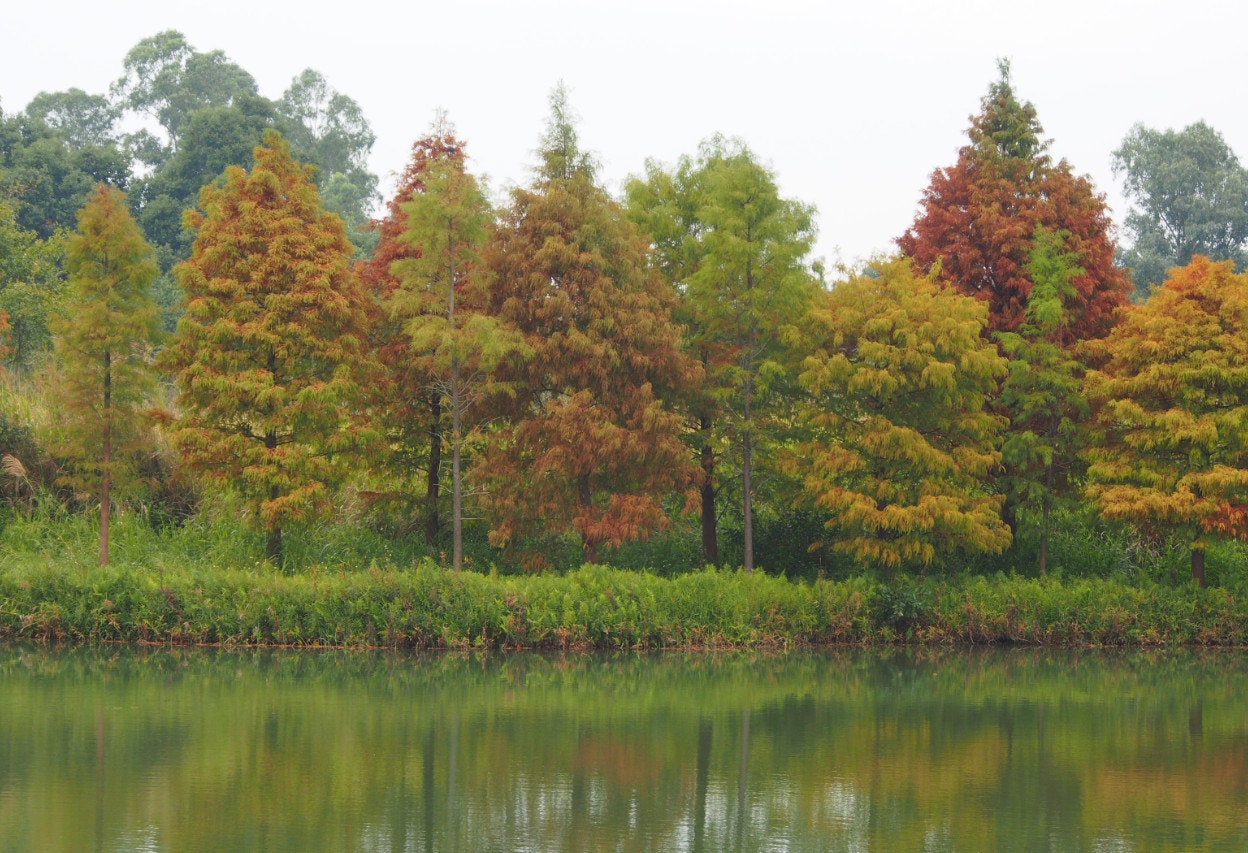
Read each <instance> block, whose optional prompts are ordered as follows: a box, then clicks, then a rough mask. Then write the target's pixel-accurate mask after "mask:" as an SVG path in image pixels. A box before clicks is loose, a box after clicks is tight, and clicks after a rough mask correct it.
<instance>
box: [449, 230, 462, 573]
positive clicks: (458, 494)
mask: <svg viewBox="0 0 1248 853" xmlns="http://www.w3.org/2000/svg"><path fill="white" fill-rule="evenodd" d="M447 231H448V235H447V236H448V244H449V246H450V251H449V252H447V265H448V267H449V271H450V275H449V276H448V277H447V287H446V289H447V291H448V296H447V309H446V316H447V322H448V323H449V324H450V327H451V340H452V341H454V343H452V346H455V347H458V346H459V342H458V341H456V340H455V225H454V222H453V221H448V223H447ZM463 409H464V401H463V392H462V389H460V387H459V353H458V352H457V351H456V352H452V354H451V565H452V566H454V568H455V571H457V572H458V571H459V570H460V567H461V566H463V564H464V504H463V499H464V492H463V484H462V482H461V478H460V472H459V462H460V448H461V446H462V445H463V436H462V434H461V425H462V423H463Z"/></svg>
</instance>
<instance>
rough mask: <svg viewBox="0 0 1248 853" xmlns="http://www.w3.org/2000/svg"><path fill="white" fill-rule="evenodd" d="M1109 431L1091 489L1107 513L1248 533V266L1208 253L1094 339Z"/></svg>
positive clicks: (1191, 528) (1219, 533) (1092, 375)
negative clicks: (1246, 269) (1236, 267)
mask: <svg viewBox="0 0 1248 853" xmlns="http://www.w3.org/2000/svg"><path fill="white" fill-rule="evenodd" d="M1094 355H1095V356H1096V357H1097V358H1099V359H1102V360H1103V364H1102V365H1101V366H1100V368H1099V369H1097V370H1092V371H1089V373H1088V376H1087V380H1086V393H1087V396H1088V398H1089V400H1090V401H1091V402H1092V403H1093V405H1094V406H1095V407H1096V421H1097V425H1098V426H1099V430H1098V432H1097V435H1098V436H1099V441H1098V442H1097V444H1096V445H1095V446H1094V447H1093V448H1092V449H1091V451H1090V453H1089V456H1090V459H1091V465H1090V467H1089V469H1088V477H1089V481H1090V485H1089V487H1088V491H1089V494H1090V495H1091V497H1092V498H1093V499H1094V500H1095V501H1096V502H1097V505H1098V506H1099V507H1100V509H1101V512H1102V514H1103V515H1105V516H1106V517H1107V518H1112V519H1120V520H1124V521H1130V522H1132V523H1135V524H1137V525H1140V526H1141V527H1143V528H1145V529H1146V530H1151V531H1153V532H1155V533H1158V534H1164V533H1166V532H1168V531H1170V530H1179V531H1184V532H1186V533H1187V535H1188V536H1189V537H1190V539H1191V541H1192V542H1193V543H1194V544H1193V570H1194V574H1196V576H1197V578H1198V579H1202V578H1201V575H1200V570H1201V568H1202V564H1201V563H1200V559H1201V555H1202V553H1203V547H1204V544H1205V541H1206V539H1207V538H1208V537H1224V536H1230V537H1235V538H1239V539H1245V538H1248V275H1246V274H1244V273H1239V274H1237V273H1235V272H1234V271H1233V265H1232V262H1230V261H1221V262H1216V263H1215V262H1212V261H1210V260H1209V259H1208V258H1204V257H1201V256H1197V257H1196V258H1194V259H1193V260H1192V262H1191V263H1190V264H1188V265H1187V266H1186V267H1181V268H1178V269H1175V270H1172V271H1171V276H1170V278H1169V280H1167V281H1166V282H1165V283H1164V284H1163V285H1162V286H1161V287H1160V288H1159V289H1158V290H1156V291H1154V294H1153V296H1152V298H1150V299H1149V300H1148V301H1147V302H1144V303H1142V304H1140V305H1136V306H1133V307H1132V308H1131V310H1130V311H1128V312H1127V314H1126V316H1125V318H1124V319H1123V322H1122V323H1121V324H1120V325H1119V326H1118V327H1117V328H1115V329H1114V331H1113V332H1112V333H1111V334H1110V335H1109V337H1108V338H1106V339H1105V340H1103V341H1100V342H1097V343H1096V344H1095V346H1094Z"/></svg>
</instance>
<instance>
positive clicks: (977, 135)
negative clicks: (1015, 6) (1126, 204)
mask: <svg viewBox="0 0 1248 853" xmlns="http://www.w3.org/2000/svg"><path fill="white" fill-rule="evenodd" d="M1000 72H1001V76H1000V79H998V80H997V81H996V82H994V83H993V84H992V86H991V87H990V88H989V90H988V95H987V96H986V97H985V98H984V99H983V101H982V102H981V107H980V112H979V114H978V115H975V116H972V117H971V126H970V128H969V129H968V131H967V135H968V136H969V137H970V144H969V145H966V146H964V147H963V148H962V149H961V151H959V152H958V161H957V163H955V164H954V165H953V166H951V167H950V168H947V169H938V170H937V171H936V172H935V173H934V174H933V175H932V181H931V184H930V185H929V186H928V188H927V189H926V190H925V191H924V193H923V199H922V202H921V205H922V210H921V211H920V213H919V215H918V217H917V218H916V219H915V222H914V225H912V226H911V227H910V229H909V230H908V231H906V233H905V234H904V235H902V237H901V238H900V239H898V241H897V244H898V246H899V247H900V248H901V251H902V252H903V253H904V254H905V255H907V256H909V257H911V258H913V259H914V261H915V263H916V264H918V266H919V268H920V269H921V270H923V271H925V272H930V273H931V274H932V275H933V276H935V278H936V279H937V280H938V281H940V282H942V283H945V284H947V285H949V286H950V287H954V288H956V289H957V290H959V291H961V292H962V293H965V294H966V295H968V296H974V297H975V298H977V299H983V300H985V301H986V302H987V303H988V310H989V315H988V317H989V320H988V323H989V325H988V328H989V331H992V332H998V331H1005V332H1012V331H1016V330H1017V329H1018V327H1019V326H1020V325H1022V323H1023V322H1024V320H1025V318H1026V314H1027V300H1028V297H1029V296H1030V294H1031V289H1032V286H1033V284H1034V282H1033V280H1032V278H1031V276H1030V274H1029V272H1028V264H1029V262H1030V258H1031V250H1032V247H1033V239H1034V235H1035V233H1036V229H1037V228H1038V227H1039V228H1041V229H1043V231H1045V232H1047V233H1058V232H1062V233H1064V234H1065V249H1066V251H1067V252H1069V253H1071V254H1073V255H1075V256H1076V257H1077V258H1078V265H1079V267H1080V269H1081V270H1082V272H1081V273H1080V274H1079V275H1077V276H1075V277H1074V278H1072V279H1071V286H1072V288H1073V293H1071V295H1070V297H1069V300H1068V302H1067V307H1068V309H1069V311H1070V315H1071V322H1070V323H1068V324H1065V325H1063V326H1062V327H1061V328H1060V329H1056V330H1054V333H1055V334H1060V335H1061V337H1062V339H1061V340H1060V341H1058V342H1059V343H1061V344H1062V345H1063V346H1066V347H1069V346H1071V345H1072V344H1073V343H1074V342H1076V341H1079V340H1085V339H1088V338H1096V337H1103V336H1104V335H1105V334H1106V333H1107V332H1108V331H1109V329H1110V328H1111V327H1112V326H1113V323H1114V317H1115V311H1116V310H1117V309H1118V308H1119V307H1121V306H1122V305H1123V304H1125V302H1126V299H1127V294H1128V293H1129V292H1130V289H1131V283H1130V281H1129V279H1128V277H1127V275H1126V273H1125V272H1124V271H1123V270H1122V269H1120V268H1118V267H1116V266H1114V244H1113V241H1112V240H1111V239H1110V236H1109V229H1110V221H1109V215H1108V213H1107V212H1106V210H1105V199H1104V197H1103V196H1101V195H1098V194H1096V192H1095V191H1094V190H1093V188H1092V185H1091V183H1090V182H1089V181H1088V179H1087V178H1084V177H1079V176H1076V175H1075V174H1074V172H1073V170H1072V169H1071V167H1070V165H1069V164H1068V163H1067V162H1066V161H1065V160H1062V161H1060V162H1058V163H1056V164H1055V163H1053V161H1052V158H1051V157H1050V156H1049V153H1048V148H1049V143H1048V141H1047V140H1044V139H1043V137H1042V134H1043V133H1044V129H1043V128H1042V127H1041V125H1040V122H1039V120H1038V119H1037V117H1036V109H1035V107H1034V106H1032V104H1031V103H1030V102H1026V101H1020V100H1019V99H1018V97H1017V96H1016V95H1015V93H1014V87H1013V85H1012V84H1011V82H1010V67H1009V63H1007V62H1004V61H1003V62H1002V63H1001V64H1000Z"/></svg>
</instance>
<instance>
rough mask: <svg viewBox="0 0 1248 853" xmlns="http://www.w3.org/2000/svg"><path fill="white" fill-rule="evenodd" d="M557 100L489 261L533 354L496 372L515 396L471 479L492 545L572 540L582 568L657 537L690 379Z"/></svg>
mask: <svg viewBox="0 0 1248 853" xmlns="http://www.w3.org/2000/svg"><path fill="white" fill-rule="evenodd" d="M557 98H558V93H557V96H556V101H555V108H556V111H555V120H554V122H553V123H552V130H551V134H550V136H548V139H547V143H546V146H545V148H544V149H543V152H542V155H543V161H544V162H543V166H542V168H541V169H540V170H539V173H538V177H537V181H536V183H535V184H534V185H533V186H532V187H531V188H526V189H517V190H515V191H514V192H513V195H512V203H511V206H510V207H509V208H508V209H507V210H505V211H504V212H503V214H502V218H501V222H500V223H499V226H498V228H497V231H496V237H495V240H494V242H493V243H492V245H491V246H490V247H489V248H488V250H487V261H488V263H489V265H490V267H491V269H492V270H493V271H494V273H495V275H496V280H495V282H494V284H493V286H492V300H493V305H492V311H493V312H494V313H495V314H496V315H497V316H499V317H500V318H502V319H503V320H504V321H505V322H507V323H508V324H510V325H511V326H512V327H513V328H515V329H516V330H518V331H519V332H520V333H521V334H522V335H523V336H524V338H525V340H526V342H527V343H528V345H529V348H531V350H532V353H533V354H532V357H531V358H524V359H513V361H512V364H511V365H510V367H509V368H508V369H509V370H510V376H509V378H510V379H511V380H512V382H513V383H514V389H515V395H514V397H507V398H502V399H500V400H498V405H499V406H500V409H499V411H500V412H501V413H504V414H505V419H504V420H503V421H502V422H501V424H500V426H499V428H498V429H497V430H496V431H495V432H494V433H493V434H492V437H491V442H490V446H489V448H488V451H487V454H486V457H485V460H484V463H483V466H482V471H483V476H484V478H485V482H486V483H487V485H488V488H489V495H488V507H489V508H490V510H491V511H492V513H493V530H492V532H491V541H493V542H495V543H496V544H500V545H502V544H506V543H509V542H511V541H513V540H515V539H516V538H518V537H521V536H524V535H525V534H537V533H552V532H553V533H558V532H561V531H566V530H571V531H575V533H576V534H577V535H578V536H579V537H580V539H581V544H582V552H583V556H584V558H585V559H586V560H587V561H593V560H595V559H596V558H597V555H598V549H599V548H600V547H602V546H615V545H619V544H621V543H623V542H626V541H629V540H633V539H642V538H646V537H648V536H649V535H651V534H652V533H654V532H655V531H658V530H659V529H661V528H662V527H664V526H665V525H666V524H667V513H666V511H665V507H664V500H665V498H667V497H668V496H670V495H672V494H673V493H680V492H682V491H683V490H685V489H686V488H689V487H691V486H692V483H693V473H692V466H691V463H690V461H689V459H688V455H687V453H686V451H685V447H684V445H683V443H682V442H681V434H682V431H683V428H684V425H683V419H682V417H681V416H680V414H679V413H677V412H675V411H673V410H672V408H671V407H670V406H669V405H668V404H667V403H666V402H665V400H666V399H667V398H668V396H669V395H670V393H671V392H672V391H673V389H674V388H677V387H679V386H680V385H681V384H682V383H685V382H688V381H690V380H691V379H692V378H693V377H694V376H695V370H694V367H693V365H692V364H691V363H690V362H689V361H688V360H687V359H686V358H685V356H684V355H683V353H682V352H681V339H680V329H679V327H678V326H677V325H676V324H675V323H674V322H673V321H672V319H671V315H672V309H673V307H674V305H675V293H674V292H673V290H672V289H671V287H670V285H666V284H664V283H663V282H662V281H660V280H659V278H658V277H657V276H656V275H655V274H654V273H652V272H651V271H650V270H649V268H648V267H647V264H646V245H645V242H644V240H643V239H642V238H641V236H640V235H639V234H638V232H637V230H636V229H635V227H634V226H633V225H632V224H631V223H630V222H628V220H626V219H625V217H624V214H623V211H622V210H621V209H620V206H619V205H618V204H617V203H616V202H614V201H613V200H612V199H611V198H610V197H609V196H608V195H607V193H606V192H605V191H604V190H603V189H602V188H601V187H599V186H598V185H597V184H596V183H595V182H594V180H593V177H592V169H591V168H590V167H589V164H588V161H587V159H586V158H585V157H584V156H583V155H582V154H581V153H580V152H579V150H578V149H577V146H576V141H575V135H574V133H573V131H572V128H571V125H570V123H569V122H568V121H567V120H566V117H565V115H564V114H563V113H562V111H561V109H562V103H561V102H560V101H559V100H557Z"/></svg>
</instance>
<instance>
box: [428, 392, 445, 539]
mask: <svg viewBox="0 0 1248 853" xmlns="http://www.w3.org/2000/svg"><path fill="white" fill-rule="evenodd" d="M441 423H442V395H441V394H439V393H438V392H437V391H430V392H429V478H428V480H427V481H426V484H425V543H426V544H428V545H435V544H437V541H438V534H439V533H440V532H441V530H442V523H441V519H440V518H439V516H438V496H439V494H440V493H441V483H442V430H441Z"/></svg>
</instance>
